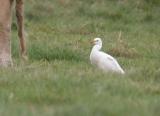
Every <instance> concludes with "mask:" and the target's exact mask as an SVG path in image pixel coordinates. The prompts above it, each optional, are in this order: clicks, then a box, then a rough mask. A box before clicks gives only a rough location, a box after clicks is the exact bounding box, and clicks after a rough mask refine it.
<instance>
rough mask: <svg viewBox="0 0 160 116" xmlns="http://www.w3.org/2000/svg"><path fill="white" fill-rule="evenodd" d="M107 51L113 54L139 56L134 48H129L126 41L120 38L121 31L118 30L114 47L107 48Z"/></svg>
mask: <svg viewBox="0 0 160 116" xmlns="http://www.w3.org/2000/svg"><path fill="white" fill-rule="evenodd" d="M109 53H110V54H112V55H114V56H119V57H127V58H136V57H139V56H140V55H139V53H138V51H137V50H136V49H135V48H131V47H130V46H129V45H128V43H127V42H125V41H124V39H123V38H122V32H121V31H120V32H119V36H118V39H117V42H116V43H115V45H114V47H113V48H111V49H110V50H109Z"/></svg>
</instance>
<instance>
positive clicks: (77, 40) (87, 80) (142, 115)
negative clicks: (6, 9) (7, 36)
mask: <svg viewBox="0 0 160 116" xmlns="http://www.w3.org/2000/svg"><path fill="white" fill-rule="evenodd" d="M159 6H160V2H159V0H45V1H44V0H26V1H25V16H26V20H25V26H26V37H27V45H28V56H29V61H27V62H22V61H21V60H20V58H19V52H18V51H19V41H18V39H17V34H16V33H17V30H16V26H15V18H13V26H12V28H13V29H12V30H13V33H12V48H13V49H12V54H13V59H14V67H12V68H7V69H0V116H159V115H160V110H159V109H160V7H159ZM120 32H121V33H122V36H121V39H118V35H119V33H120ZM94 37H101V38H102V39H103V43H104V44H103V51H106V52H108V53H110V54H111V55H113V56H114V57H115V58H116V59H117V60H118V62H119V63H120V64H121V66H122V67H123V69H124V70H125V72H126V74H125V75H124V76H120V75H117V74H112V73H103V72H102V71H100V70H98V69H96V68H95V67H93V66H92V65H91V64H90V61H89V54H90V50H91V47H92V46H91V45H90V43H89V41H90V40H91V39H93V38H94Z"/></svg>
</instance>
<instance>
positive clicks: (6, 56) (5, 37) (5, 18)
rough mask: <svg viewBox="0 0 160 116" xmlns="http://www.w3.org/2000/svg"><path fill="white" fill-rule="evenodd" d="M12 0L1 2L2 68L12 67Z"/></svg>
mask: <svg viewBox="0 0 160 116" xmlns="http://www.w3.org/2000/svg"><path fill="white" fill-rule="evenodd" d="M11 10H12V0H0V66H1V67H2V66H3V67H7V66H9V65H12V59H11V45H10V44H11V42H10V35H11V17H12V12H11Z"/></svg>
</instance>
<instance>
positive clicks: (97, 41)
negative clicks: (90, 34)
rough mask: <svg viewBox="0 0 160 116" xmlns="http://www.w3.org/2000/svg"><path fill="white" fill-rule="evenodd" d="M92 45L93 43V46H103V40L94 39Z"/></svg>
mask: <svg viewBox="0 0 160 116" xmlns="http://www.w3.org/2000/svg"><path fill="white" fill-rule="evenodd" d="M91 43H92V44H93V45H99V46H102V40H101V38H94V39H93V40H92V41H91Z"/></svg>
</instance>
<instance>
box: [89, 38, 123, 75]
mask: <svg viewBox="0 0 160 116" xmlns="http://www.w3.org/2000/svg"><path fill="white" fill-rule="evenodd" d="M92 43H93V45H94V46H93V48H92V50H91V54H90V61H91V64H93V65H95V66H96V67H98V68H99V69H101V70H103V71H105V72H109V71H110V72H116V73H120V74H124V73H125V72H124V71H123V69H122V68H121V66H120V65H119V64H118V62H117V60H116V59H115V58H113V57H112V56H111V55H109V54H106V53H104V52H102V51H100V50H101V48H102V40H101V38H95V39H94V40H93V41H92Z"/></svg>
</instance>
